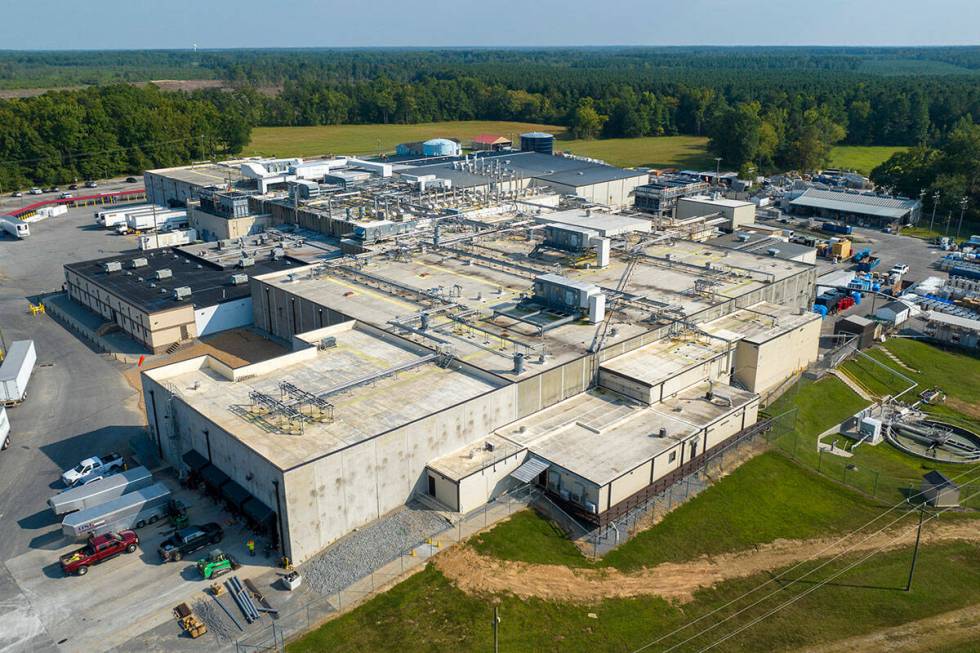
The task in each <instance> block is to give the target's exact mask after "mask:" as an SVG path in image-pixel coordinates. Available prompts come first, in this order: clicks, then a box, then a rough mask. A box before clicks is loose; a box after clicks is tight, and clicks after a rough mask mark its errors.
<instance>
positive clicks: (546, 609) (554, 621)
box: [287, 542, 980, 653]
mask: <svg viewBox="0 0 980 653" xmlns="http://www.w3.org/2000/svg"><path fill="white" fill-rule="evenodd" d="M856 559H857V558H853V559H848V560H847V561H845V562H835V563H834V564H833V565H832V566H828V567H827V568H825V569H823V570H820V571H818V572H816V573H815V574H814V576H813V578H815V579H820V578H826V577H827V576H829V575H830V574H832V573H834V571H836V570H839V569H842V568H843V566H844V565H846V562H849V561H851V560H856ZM908 564H909V549H901V550H896V551H892V552H888V553H882V554H878V555H877V556H875V557H874V558H872V559H871V560H869V561H868V562H867V563H865V564H862V565H860V566H858V567H857V568H855V569H853V570H851V571H849V572H847V573H845V574H844V575H842V576H841V577H839V578H838V579H836V581H835V583H834V584H828V585H826V586H824V587H822V588H820V589H818V590H816V591H814V592H812V593H811V594H810V595H808V596H806V597H804V598H802V599H801V600H799V601H798V602H796V603H794V604H792V605H789V606H787V607H786V608H785V609H783V610H781V611H780V612H778V613H777V614H776V615H774V616H773V617H771V618H769V619H765V620H764V621H762V622H761V623H759V624H758V625H756V626H754V627H752V628H750V629H748V630H746V631H744V632H743V633H742V634H740V635H739V636H737V637H734V638H732V639H730V640H728V641H727V642H725V643H724V644H721V645H720V646H718V647H717V648H715V649H712V650H716V651H790V650H796V649H798V648H799V647H801V646H802V645H804V644H808V643H818V642H828V641H835V640H838V639H842V638H845V637H850V636H854V635H859V634H864V633H868V632H871V631H874V630H877V629H880V628H886V627H890V626H895V625H899V624H902V623H905V622H908V621H912V620H915V619H922V618H925V617H928V616H932V615H935V614H939V613H941V612H946V611H949V610H954V609H957V608H961V607H965V606H967V605H971V604H974V603H977V602H978V601H980V548H978V547H977V546H976V545H975V544H971V543H965V542H957V543H951V544H944V545H935V546H925V547H923V549H922V552H921V554H920V557H919V565H918V567H917V575H916V584H915V587H914V590H913V591H912V592H908V593H906V592H903V591H901V589H900V588H901V587H903V586H904V581H905V575H906V574H907V571H908ZM801 573H802V570H801ZM769 578H770V577H769V576H768V575H759V576H755V577H751V578H745V579H740V580H738V581H730V582H725V583H722V584H720V585H718V586H717V587H715V588H713V589H709V590H702V591H700V592H698V593H697V595H696V597H695V600H694V601H693V602H692V603H689V604H685V605H683V606H677V605H671V604H669V603H667V602H666V601H664V600H662V599H660V598H657V597H644V598H637V599H610V600H605V601H597V602H596V603H595V604H593V605H568V604H562V603H557V602H545V601H539V600H526V601H524V600H520V599H517V598H515V597H513V596H510V595H497V596H479V597H478V596H470V595H467V594H465V593H463V592H462V591H460V590H458V589H456V588H455V587H454V586H453V585H452V584H451V583H450V582H449V581H448V580H447V579H446V578H445V577H444V576H443V575H442V574H441V573H440V572H439V571H437V570H436V569H435V568H433V567H431V566H429V567H427V568H426V569H425V570H424V571H422V572H420V573H418V574H416V575H414V576H412V577H411V578H409V579H407V580H406V581H404V582H402V583H401V584H399V585H398V586H396V587H395V588H393V589H392V590H390V591H388V592H386V593H384V594H382V595H380V596H377V597H375V598H374V599H372V600H370V601H368V602H367V603H365V604H364V605H362V606H361V607H359V608H357V609H355V610H354V611H352V612H350V613H348V614H346V615H343V616H341V617H339V618H337V619H335V620H333V621H330V622H328V623H327V624H325V625H324V626H322V627H321V628H319V629H318V630H316V631H313V632H312V633H309V634H308V635H306V636H305V637H303V638H301V639H298V640H296V641H294V642H292V643H291V644H289V646H287V649H288V650H289V651H290V653H314V652H316V653H319V652H321V651H331V652H334V651H338V652H339V651H344V652H347V651H350V652H353V651H358V652H361V651H387V650H392V649H394V648H397V650H398V651H400V652H401V653H413V652H416V651H417V652H419V653H430V652H432V651H447V652H450V651H451V652H456V651H459V652H468V651H474V652H477V651H479V652H483V651H488V650H491V649H492V641H493V635H492V630H491V625H490V621H491V615H492V606H493V604H497V605H498V606H499V610H500V618H501V625H500V650H501V651H503V652H504V653H508V652H511V651H513V652H517V651H562V652H577V651H582V652H587V653H599V652H606V651H623V652H628V651H631V650H634V649H635V648H636V647H638V646H641V645H643V644H645V643H647V642H649V641H650V640H652V639H654V638H658V637H660V636H662V635H665V634H667V633H669V632H670V631H671V630H673V629H675V628H677V627H679V626H681V625H684V624H686V623H688V622H689V621H690V620H692V619H695V618H697V617H698V616H700V615H704V614H706V613H707V612H708V611H710V610H712V609H714V608H717V607H719V606H721V605H723V604H724V603H726V602H728V601H730V600H733V599H736V598H738V597H739V596H741V595H742V594H743V593H744V592H746V591H748V590H749V589H752V588H755V587H756V586H758V585H759V584H760V583H763V582H765V581H767V580H769ZM810 587H812V585H807V584H805V583H804V582H801V583H798V584H796V585H793V586H791V587H788V588H787V589H786V590H785V591H784V592H782V593H780V594H779V595H778V598H779V599H781V600H783V601H785V600H787V599H788V598H790V597H793V596H798V595H799V594H800V593H802V592H803V591H805V590H806V589H808V588H810ZM763 595H764V594H763V593H761V592H760V593H758V594H756V595H753V597H752V598H753V599H755V598H761V597H762V596H763ZM749 602H750V601H749V600H748V599H743V600H742V601H739V602H737V603H736V604H735V606H734V607H732V608H727V609H725V610H722V611H721V612H719V613H718V614H717V615H715V616H712V617H709V618H708V619H706V620H705V622H703V623H702V624H699V627H694V628H691V629H688V630H687V631H685V632H684V633H683V634H682V636H685V637H686V636H688V635H692V634H693V633H695V632H697V631H698V630H699V629H700V628H703V627H706V626H708V625H711V624H713V623H714V622H716V621H717V620H719V619H720V618H721V616H722V615H726V614H730V613H731V611H734V610H735V609H738V608H741V607H745V606H746V605H748V603H749ZM775 605H777V603H776V602H775V601H773V600H769V601H766V602H765V603H763V604H761V605H759V606H758V607H756V608H753V609H751V610H749V611H748V612H746V613H743V614H742V615H740V616H738V617H736V618H735V619H733V620H732V622H729V623H728V624H725V625H722V626H721V627H719V628H718V629H716V630H714V631H712V633H711V635H714V638H712V637H710V636H705V637H704V638H703V639H698V640H696V641H695V642H692V643H691V644H689V645H687V647H685V648H682V649H681V650H685V651H687V650H697V649H700V648H701V647H702V646H707V645H708V644H709V643H711V642H712V641H714V639H718V638H720V637H721V636H722V635H723V634H725V633H727V632H730V631H731V630H733V629H734V626H735V625H744V624H747V623H748V622H749V621H750V620H751V619H752V618H754V617H756V616H760V615H762V614H764V613H765V612H766V611H767V609H769V608H772V607H774V606H775ZM590 613H591V614H593V615H594V618H593V617H590V616H589V614H590ZM680 639H681V637H679V636H674V638H673V639H668V640H665V641H664V642H662V643H661V644H658V647H655V648H653V649H651V650H663V647H665V646H667V645H668V644H673V643H678V642H679V641H680ZM695 644H696V646H695ZM692 647H693V648H692Z"/></svg>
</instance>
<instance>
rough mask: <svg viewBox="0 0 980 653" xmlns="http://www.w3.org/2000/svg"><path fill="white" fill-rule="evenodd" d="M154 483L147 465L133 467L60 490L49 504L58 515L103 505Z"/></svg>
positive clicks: (49, 500)
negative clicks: (86, 483) (78, 485)
mask: <svg viewBox="0 0 980 653" xmlns="http://www.w3.org/2000/svg"><path fill="white" fill-rule="evenodd" d="M152 484H153V474H151V473H150V470H148V469H147V468H146V467H133V468H132V469H130V470H128V471H125V472H122V473H120V474H113V475H112V476H109V477H107V478H103V479H100V480H98V481H93V482H91V483H89V484H88V485H82V486H80V487H76V488H72V489H70V490H65V491H64V492H60V493H58V494H56V495H54V496H53V497H51V498H50V499H48V506H49V507H50V508H51V510H52V511H54V514H56V515H66V514H68V513H70V512H75V511H76V510H85V509H87V508H92V507H93V506H98V505H101V504H103V503H105V502H107V501H111V500H112V499H116V498H118V497H121V496H123V495H124V494H127V493H129V492H133V491H134V490H142V489H143V488H145V487H149V486H150V485H152Z"/></svg>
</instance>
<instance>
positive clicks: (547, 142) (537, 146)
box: [521, 132, 555, 154]
mask: <svg viewBox="0 0 980 653" xmlns="http://www.w3.org/2000/svg"><path fill="white" fill-rule="evenodd" d="M521 151H523V152H541V153H542V154H553V153H554V151H555V137H554V136H553V135H551V134H546V133H544V132H527V133H526V134H521Z"/></svg>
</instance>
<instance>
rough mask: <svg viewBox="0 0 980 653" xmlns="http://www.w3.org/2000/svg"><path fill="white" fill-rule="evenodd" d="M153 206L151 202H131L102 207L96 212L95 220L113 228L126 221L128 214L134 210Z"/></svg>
mask: <svg viewBox="0 0 980 653" xmlns="http://www.w3.org/2000/svg"><path fill="white" fill-rule="evenodd" d="M149 208H151V205H150V204H129V205H125V206H120V205H116V206H113V207H112V208H108V209H102V210H101V211H96V212H95V222H96V223H97V224H100V225H102V226H103V227H106V228H107V229H108V228H112V227H115V226H116V225H117V224H121V223H124V222H126V214H127V213H132V212H133V211H140V210H143V209H149Z"/></svg>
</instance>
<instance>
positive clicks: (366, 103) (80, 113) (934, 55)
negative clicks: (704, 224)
mask: <svg viewBox="0 0 980 653" xmlns="http://www.w3.org/2000/svg"><path fill="white" fill-rule="evenodd" d="M160 77H167V78H171V79H215V80H221V81H222V87H221V88H209V89H204V90H199V91H195V92H193V93H185V92H168V93H163V92H161V91H160V90H158V89H155V88H153V87H152V86H151V87H146V88H143V87H137V86H132V85H130V84H127V83H121V82H128V83H136V82H143V81H147V80H149V79H154V78H160ZM76 84H82V85H92V86H89V87H86V88H80V89H72V90H66V91H58V92H52V93H48V94H45V95H42V96H39V97H31V98H23V99H11V100H7V101H0V184H2V186H3V187H6V188H10V187H12V186H14V185H22V184H23V183H25V182H26V181H36V182H55V181H64V180H65V179H68V178H74V177H84V176H90V175H95V174H96V173H97V172H98V171H100V170H104V171H106V172H107V173H117V172H126V171H132V170H137V169H139V168H142V167H144V166H147V165H170V164H175V163H179V162H181V161H186V160H190V159H192V158H197V157H201V156H211V155H212V154H223V153H234V152H236V151H239V150H240V149H241V147H243V146H244V145H245V144H246V143H247V142H248V138H249V130H250V129H251V127H252V126H255V125H270V126H276V125H286V126H288V125H328V124H347V123H391V122H394V123H416V122H430V121H443V120H477V119H487V120H517V121H528V122H539V123H550V124H562V125H566V126H568V128H569V133H570V135H571V136H573V137H576V138H613V137H635V136H657V135H673V134H691V135H706V136H709V137H710V139H711V140H710V145H711V149H712V150H713V151H714V152H715V153H717V155H718V156H720V157H722V159H723V160H724V163H723V165H724V166H725V167H727V168H732V169H741V170H743V171H745V172H748V171H749V170H750V169H754V170H760V171H765V170H775V169H787V168H789V169H798V170H811V169H815V168H819V167H820V166H822V165H824V164H825V162H826V160H827V155H828V153H829V151H830V148H831V147H832V146H833V145H834V144H837V143H846V144H854V145H913V146H921V147H922V148H926V149H928V148H935V147H936V146H938V145H939V144H940V143H942V142H943V141H944V139H946V138H947V137H948V136H949V134H950V133H951V132H952V130H953V129H954V127H955V126H956V125H958V124H959V122H960V121H961V119H962V118H963V117H965V116H980V48H588V49H577V50H570V49H539V50H522V49H508V50H493V49H449V50H416V49H402V50H386V49H374V50H259V51H205V52H196V53H195V52H189V51H147V52H35V53H15V52H7V53H0V87H3V86H6V87H8V88H15V87H21V88H24V87H30V86H32V85H33V86H45V85H48V86H50V85H68V86H71V85H76Z"/></svg>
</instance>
